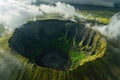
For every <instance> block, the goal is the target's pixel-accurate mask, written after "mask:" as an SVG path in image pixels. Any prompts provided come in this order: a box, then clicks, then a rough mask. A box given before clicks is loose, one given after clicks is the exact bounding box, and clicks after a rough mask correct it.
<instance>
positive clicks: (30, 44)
mask: <svg viewBox="0 0 120 80" xmlns="http://www.w3.org/2000/svg"><path fill="white" fill-rule="evenodd" d="M95 36H97V34H96V32H94V31H92V30H90V29H88V28H86V27H84V25H83V23H82V22H81V23H76V22H73V21H69V20H57V19H50V20H38V21H30V22H28V23H26V24H23V25H22V26H20V27H19V28H17V29H16V30H15V32H14V33H13V35H12V36H11V38H10V39H9V41H8V42H9V47H10V48H11V50H12V51H16V52H17V53H19V54H21V55H22V56H24V57H26V58H28V59H29V61H30V62H32V63H35V64H37V65H39V66H42V67H46V68H53V69H58V70H66V69H69V68H70V67H71V65H72V64H73V63H72V62H73V61H72V60H71V59H72V56H70V54H73V55H76V53H79V54H89V55H92V53H94V52H96V49H94V48H92V47H95V46H96V45H97V44H98V43H100V42H101V41H100V39H99V38H98V39H97V41H95V40H96V38H95ZM81 51H82V52H81ZM70 52H73V53H70ZM78 61H79V60H78Z"/></svg>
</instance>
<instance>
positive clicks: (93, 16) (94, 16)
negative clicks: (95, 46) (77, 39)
mask: <svg viewBox="0 0 120 80" xmlns="http://www.w3.org/2000/svg"><path fill="white" fill-rule="evenodd" d="M80 12H81V13H82V14H83V15H84V16H87V18H88V20H93V21H97V22H100V23H103V24H108V23H109V21H110V18H111V17H112V16H113V15H114V14H115V13H116V11H106V10H80Z"/></svg>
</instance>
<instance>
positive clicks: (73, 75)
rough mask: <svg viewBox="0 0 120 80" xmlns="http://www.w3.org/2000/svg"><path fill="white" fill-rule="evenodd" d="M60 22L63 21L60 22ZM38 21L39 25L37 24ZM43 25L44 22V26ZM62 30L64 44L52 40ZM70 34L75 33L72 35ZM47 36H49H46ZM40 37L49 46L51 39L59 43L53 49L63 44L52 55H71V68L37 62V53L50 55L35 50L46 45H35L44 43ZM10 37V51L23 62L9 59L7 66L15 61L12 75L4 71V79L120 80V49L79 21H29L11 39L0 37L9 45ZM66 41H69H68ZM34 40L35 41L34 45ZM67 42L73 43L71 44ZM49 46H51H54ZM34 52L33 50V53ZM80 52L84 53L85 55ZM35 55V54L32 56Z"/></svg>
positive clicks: (3, 42)
mask: <svg viewBox="0 0 120 80" xmlns="http://www.w3.org/2000/svg"><path fill="white" fill-rule="evenodd" d="M58 22H60V23H59V25H58ZM38 23H39V25H36V24H38ZM68 23H69V24H68ZM32 24H33V26H35V25H36V26H37V27H32V26H31V25H32ZM26 25H27V26H26ZM41 25H44V28H43V27H42V26H41ZM45 25H47V26H45ZM60 25H62V26H60ZM65 25H67V26H65ZM56 26H57V27H56ZM59 26H60V27H59ZM41 27H42V29H41ZM61 27H62V28H61ZM66 27H67V29H66ZM24 30H25V31H24ZM39 30H42V31H43V32H45V33H46V34H45V33H43V32H42V34H41V33H39V32H41V31H39ZM63 30H65V31H63ZM66 30H67V31H66ZM26 31H27V32H26ZM37 31H38V32H37ZM53 31H54V32H53ZM59 31H60V32H59ZM61 31H63V33H64V34H63V35H62V36H59V37H63V38H61V39H60V42H61V41H62V44H61V43H59V41H54V40H53V39H54V37H55V39H57V38H58V35H60V34H61ZM31 32H32V33H31ZM48 32H49V33H48ZM27 33H29V35H26V34H27ZM38 33H39V34H38ZM47 33H48V34H47ZM68 33H69V34H70V33H72V34H71V35H70V36H69V35H68ZM40 34H41V35H40ZM56 34H57V35H56ZM65 34H66V35H65ZM45 35H46V37H43V36H45ZM38 36H39V37H42V38H43V39H44V40H42V43H43V44H44V45H46V46H48V44H49V46H51V43H52V41H54V43H57V45H56V44H54V43H52V44H53V45H54V46H55V47H54V49H52V51H56V46H58V45H61V46H59V47H57V49H59V50H60V51H57V53H55V54H54V53H53V55H56V54H62V55H64V54H65V55H66V56H67V57H68V59H67V61H69V60H71V64H70V66H69V67H70V68H69V67H68V68H69V69H67V70H66V69H63V68H62V70H63V71H60V70H59V68H58V67H54V66H53V65H52V67H51V68H49V66H46V65H44V66H43V65H41V64H40V65H39V64H38V63H37V62H36V61H35V60H36V56H35V55H37V57H38V55H41V54H43V53H44V54H47V55H46V56H48V54H49V49H46V48H45V49H46V50H47V51H48V52H44V50H40V51H38V54H37V50H34V49H43V48H44V46H43V45H42V46H43V48H41V47H36V45H40V44H41V43H39V42H40V41H39V40H41V39H38ZM66 37H67V38H66ZM48 38H49V40H51V41H50V42H49V43H46V40H47V39H48ZM64 38H65V39H64ZM8 40H9V46H10V48H11V49H12V53H8V54H14V56H15V57H16V58H17V59H19V61H20V64H22V68H21V66H19V65H20V64H15V62H16V61H15V62H13V61H12V60H10V61H8V62H7V64H8V66H9V65H11V64H12V65H11V67H10V66H9V67H8V68H10V69H11V74H9V76H6V75H4V76H3V74H5V73H4V72H3V74H0V77H1V78H2V79H4V80H120V77H119V76H120V69H119V67H120V64H119V61H120V59H119V51H117V50H115V49H114V46H113V44H112V43H110V42H106V40H105V39H104V38H103V37H102V36H101V35H99V34H98V33H97V32H95V31H92V30H90V29H87V28H85V27H84V25H82V24H80V23H75V22H71V21H61V20H43V21H37V22H30V23H29V26H28V23H27V24H25V25H24V26H23V27H21V28H19V29H16V31H15V33H14V34H13V35H12V36H11V37H10V38H9V37H6V38H2V39H1V38H0V44H3V45H6V44H7V45H8V42H7V41H8ZM36 40H37V42H35V41H36ZM67 40H68V42H67V43H66V41H67ZM22 41H25V42H24V45H25V44H26V45H28V46H27V47H28V48H30V49H29V50H30V51H29V50H27V49H28V48H27V47H26V46H24V45H23V42H22ZM44 41H45V42H44ZM27 42H28V43H27ZM34 43H36V44H35V45H33V44H34ZM68 44H70V45H69V46H68ZM115 44H116V43H115ZM31 45H32V46H31ZM40 46H41V45H40ZM1 47H2V48H6V46H5V47H4V46H1ZM52 47H53V46H52ZM66 47H67V48H66ZM21 48H23V49H21ZM33 48H34V49H33ZM49 48H50V49H51V47H49ZM7 49H8V47H7ZM19 50H20V51H19ZM26 50H27V51H26ZM31 51H33V53H32V52H31ZM24 52H25V53H24ZM30 52H31V53H30ZM61 52H63V53H61ZM29 53H30V54H31V56H29V57H28V56H27V55H29ZM81 54H84V56H83V55H81ZM0 55H1V54H0ZM20 55H22V56H20ZM23 56H24V57H23ZM32 56H34V57H33V58H32V59H31V57H32ZM57 56H58V55H57ZM7 57H8V56H5V59H4V60H6V59H7ZM53 57H54V56H53ZM81 57H82V58H81ZM40 58H42V57H40ZM54 58H55V57H54ZM61 58H62V57H61V56H59V59H60V60H61ZM0 59H1V58H0ZM27 59H28V60H29V61H28V60H27ZM45 59H46V57H45ZM45 59H44V60H45ZM75 59H77V60H75ZM38 60H39V59H38ZM52 60H54V59H52ZM62 60H63V61H66V58H62ZM63 61H61V62H60V63H61V64H62V62H63ZM48 62H49V61H48ZM43 63H46V62H43ZM36 64H38V65H36ZM53 64H55V63H53ZM61 64H60V65H61ZM67 65H68V64H67ZM41 66H42V67H41Z"/></svg>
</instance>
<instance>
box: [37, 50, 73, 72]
mask: <svg viewBox="0 0 120 80" xmlns="http://www.w3.org/2000/svg"><path fill="white" fill-rule="evenodd" d="M35 63H36V64H38V65H41V66H43V67H49V68H54V69H59V70H67V69H69V67H70V65H71V60H70V58H69V55H67V54H66V53H64V52H63V51H62V50H59V49H57V48H46V49H44V50H43V51H42V53H41V54H40V55H38V56H37V57H36V59H35Z"/></svg>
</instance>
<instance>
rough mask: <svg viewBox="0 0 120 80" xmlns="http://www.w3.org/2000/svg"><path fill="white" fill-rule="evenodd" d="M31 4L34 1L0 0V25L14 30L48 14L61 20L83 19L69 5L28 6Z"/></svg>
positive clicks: (58, 3)
mask: <svg viewBox="0 0 120 80" xmlns="http://www.w3.org/2000/svg"><path fill="white" fill-rule="evenodd" d="M32 2H35V1H34V0H30V2H26V1H21V0H1V2H0V24H3V26H4V27H5V28H6V29H11V30H14V29H15V28H16V27H18V26H21V25H22V24H25V23H26V22H28V21H33V20H36V19H37V18H41V17H44V16H45V15H49V14H57V15H59V16H61V17H62V18H63V19H72V18H74V16H76V17H78V18H83V16H82V15H81V14H80V13H78V12H77V11H76V9H75V8H74V7H73V6H71V5H69V4H65V3H61V2H57V3H55V5H54V6H53V5H45V4H41V5H39V6H35V5H32V4H30V3H32Z"/></svg>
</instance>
